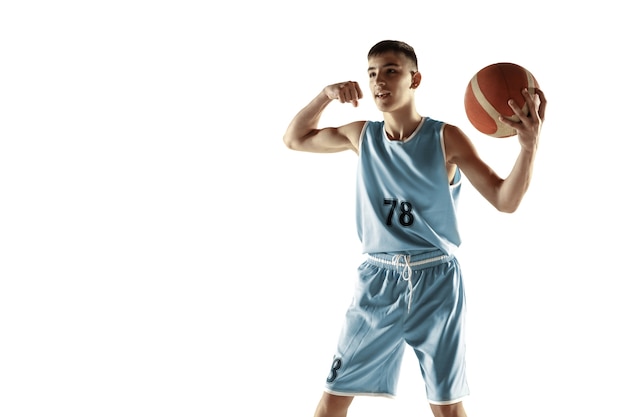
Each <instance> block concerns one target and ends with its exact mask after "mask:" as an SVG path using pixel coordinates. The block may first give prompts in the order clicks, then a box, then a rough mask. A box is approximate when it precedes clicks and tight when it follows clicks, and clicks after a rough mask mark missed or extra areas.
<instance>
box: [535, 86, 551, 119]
mask: <svg viewBox="0 0 626 417" xmlns="http://www.w3.org/2000/svg"><path fill="white" fill-rule="evenodd" d="M535 94H537V95H538V96H539V100H541V103H539V117H540V118H541V120H545V117H546V107H547V106H548V100H546V96H545V94H544V93H543V91H542V90H540V89H538V88H537V89H536V90H535Z"/></svg>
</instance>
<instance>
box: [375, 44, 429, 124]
mask: <svg viewBox="0 0 626 417" xmlns="http://www.w3.org/2000/svg"><path fill="white" fill-rule="evenodd" d="M367 73H368V76H369V80H370V90H371V92H372V96H373V97H374V102H375V103H376V106H377V107H378V109H379V110H381V111H386V112H389V111H393V110H396V109H399V108H402V107H404V106H409V105H410V106H412V105H413V92H414V90H415V88H417V86H418V85H419V73H418V72H417V71H416V70H415V68H414V66H413V65H412V64H411V62H410V61H409V60H408V59H407V58H406V57H405V56H404V55H402V54H398V53H395V52H386V53H384V54H381V55H377V56H373V57H371V58H370V59H369V61H368V69H367Z"/></svg>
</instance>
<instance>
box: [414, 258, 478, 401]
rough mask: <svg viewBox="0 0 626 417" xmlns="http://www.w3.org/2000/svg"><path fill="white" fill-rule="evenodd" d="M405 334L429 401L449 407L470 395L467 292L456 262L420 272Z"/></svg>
mask: <svg viewBox="0 0 626 417" xmlns="http://www.w3.org/2000/svg"><path fill="white" fill-rule="evenodd" d="M414 285H415V287H414V289H413V291H414V300H415V301H414V303H413V306H412V308H411V314H410V318H409V320H408V321H407V331H406V333H405V337H406V341H407V343H408V344H409V345H410V346H411V347H412V348H413V349H414V351H415V353H416V355H417V357H418V358H419V361H420V367H421V370H422V375H423V377H424V382H425V385H426V392H427V397H428V399H429V401H430V402H431V403H433V404H449V403H454V402H457V401H460V399H461V398H463V397H465V396H466V395H468V394H469V390H468V387H467V382H466V375H465V293H464V289H463V281H462V277H461V270H460V267H459V265H458V262H457V261H456V259H453V260H451V261H449V262H446V263H443V264H440V265H436V266H435V267H432V268H428V269H424V270H422V271H420V274H419V277H417V279H416V280H415V284H414Z"/></svg>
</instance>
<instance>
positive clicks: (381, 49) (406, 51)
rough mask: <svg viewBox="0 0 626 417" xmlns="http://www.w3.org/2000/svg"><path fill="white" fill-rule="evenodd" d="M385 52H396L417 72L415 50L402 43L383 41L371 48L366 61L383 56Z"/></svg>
mask: <svg viewBox="0 0 626 417" xmlns="http://www.w3.org/2000/svg"><path fill="white" fill-rule="evenodd" d="M385 52H396V53H399V54H402V55H404V56H405V57H407V59H408V60H409V61H411V62H412V63H413V64H414V65H415V69H416V70H417V55H416V54H415V49H413V47H412V46H411V45H409V44H408V43H406V42H402V41H392V40H384V41H380V42H378V43H377V44H376V45H374V46H372V48H371V49H370V51H369V52H368V54H367V59H370V58H371V57H373V56H377V55H381V54H384V53H385Z"/></svg>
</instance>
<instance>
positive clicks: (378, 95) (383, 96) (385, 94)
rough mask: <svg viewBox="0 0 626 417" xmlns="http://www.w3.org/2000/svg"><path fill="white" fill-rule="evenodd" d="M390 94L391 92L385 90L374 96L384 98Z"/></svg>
mask: <svg viewBox="0 0 626 417" xmlns="http://www.w3.org/2000/svg"><path fill="white" fill-rule="evenodd" d="M390 95H391V94H390V93H388V92H384V91H383V92H379V93H376V94H374V97H376V98H381V99H382V98H387V97H389V96H390Z"/></svg>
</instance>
